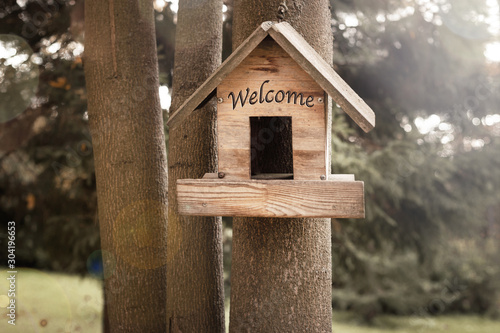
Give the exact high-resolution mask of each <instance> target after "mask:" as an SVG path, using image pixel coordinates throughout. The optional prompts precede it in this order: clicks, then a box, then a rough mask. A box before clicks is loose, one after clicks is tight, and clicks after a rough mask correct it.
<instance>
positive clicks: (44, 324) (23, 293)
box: [0, 268, 500, 333]
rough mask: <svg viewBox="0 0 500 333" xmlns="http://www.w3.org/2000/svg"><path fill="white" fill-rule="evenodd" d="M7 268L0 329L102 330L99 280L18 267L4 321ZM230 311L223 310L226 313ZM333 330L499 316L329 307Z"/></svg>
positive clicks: (486, 323)
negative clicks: (370, 318) (367, 315)
mask: <svg viewBox="0 0 500 333" xmlns="http://www.w3.org/2000/svg"><path fill="white" fill-rule="evenodd" d="M6 272H7V269H6V268H0V318H1V320H0V332H22V333H28V332H51V333H52V332H53V333H58V332H61V333H65V332H92V333H98V332H101V320H102V315H101V309H102V284H101V281H100V280H97V279H93V278H89V277H85V278H82V277H79V276H75V275H65V274H57V273H46V272H42V271H39V270H35V269H28V268H23V269H18V273H17V275H16V321H15V323H16V325H15V326H12V325H10V324H9V323H8V322H7V321H8V319H9V318H8V317H7V316H6V314H7V309H6V308H5V306H6V305H8V297H7V295H6V294H7V292H8V290H9V284H8V280H7V277H8V274H7V273H6ZM228 315H229V311H228V309H226V317H228ZM333 332H334V333H340V332H341V333H387V332H390V333H420V332H422V333H423V332H425V333H438V332H452V333H466V332H467V333H468V332H474V333H496V332H500V321H493V320H489V319H485V318H482V317H479V316H470V315H468V316H441V317H395V316H380V317H377V318H376V319H375V321H374V324H373V326H366V325H364V324H362V323H361V322H360V321H359V320H358V319H357V317H356V315H355V314H352V313H348V312H334V314H333Z"/></svg>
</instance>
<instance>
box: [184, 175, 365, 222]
mask: <svg viewBox="0 0 500 333" xmlns="http://www.w3.org/2000/svg"><path fill="white" fill-rule="evenodd" d="M177 199H178V204H179V206H178V208H179V213H180V214H183V215H198V216H255V217H335V218H363V217H364V213H365V210H364V184H363V182H361V181H338V182H337V181H327V180H324V181H321V180H318V181H308V180H305V181H297V180H247V181H231V180H220V179H198V180H194V179H179V180H178V181H177Z"/></svg>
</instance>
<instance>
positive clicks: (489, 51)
mask: <svg viewBox="0 0 500 333" xmlns="http://www.w3.org/2000/svg"><path fill="white" fill-rule="evenodd" d="M484 56H485V57H486V59H487V60H488V61H490V62H500V42H493V43H488V44H486V46H485V48H484Z"/></svg>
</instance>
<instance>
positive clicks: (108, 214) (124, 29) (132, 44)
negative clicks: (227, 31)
mask: <svg viewBox="0 0 500 333" xmlns="http://www.w3.org/2000/svg"><path fill="white" fill-rule="evenodd" d="M59 4H61V2H59ZM218 9H219V11H220V7H218ZM111 41H113V44H112V43H111ZM138 59H140V61H138ZM84 70H85V81H86V87H87V94H88V114H89V126H90V132H91V134H92V148H93V156H94V165H95V177H96V185H97V201H98V208H99V209H98V213H99V228H100V239H101V248H102V249H103V253H104V252H105V253H106V254H107V255H104V256H103V265H104V274H105V276H107V278H106V279H105V280H104V281H103V284H104V290H103V291H104V294H105V297H104V300H105V311H104V313H105V318H104V321H105V323H104V325H103V326H104V328H105V331H106V329H109V330H107V331H106V332H127V333H141V332H155V333H156V332H165V328H166V325H167V316H166V295H167V286H166V279H167V269H166V265H165V264H166V262H167V156H166V148H165V135H164V128H163V117H162V111H161V107H160V99H159V96H158V88H159V79H158V59H157V50H156V39H155V19H154V8H153V3H152V2H151V1H120V2H118V1H116V0H114V1H112V0H108V1H106V0H87V1H85V66H84ZM2 143H3V141H2ZM50 325H51V324H50V323H49V328H48V331H52V332H54V331H57V330H56V329H55V328H50ZM72 326H73V325H72ZM52 327H54V326H52ZM68 330H69V328H68ZM75 330H76V328H75ZM20 331H23V330H22V329H21V330H20Z"/></svg>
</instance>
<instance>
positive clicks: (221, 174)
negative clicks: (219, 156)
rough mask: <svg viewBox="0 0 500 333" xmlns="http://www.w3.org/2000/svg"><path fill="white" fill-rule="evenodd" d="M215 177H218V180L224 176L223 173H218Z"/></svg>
mask: <svg viewBox="0 0 500 333" xmlns="http://www.w3.org/2000/svg"><path fill="white" fill-rule="evenodd" d="M217 176H218V177H219V178H224V177H226V174H225V173H224V172H219V173H218V174H217Z"/></svg>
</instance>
